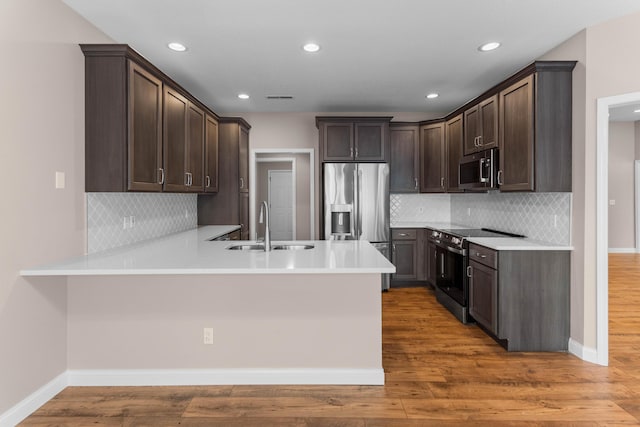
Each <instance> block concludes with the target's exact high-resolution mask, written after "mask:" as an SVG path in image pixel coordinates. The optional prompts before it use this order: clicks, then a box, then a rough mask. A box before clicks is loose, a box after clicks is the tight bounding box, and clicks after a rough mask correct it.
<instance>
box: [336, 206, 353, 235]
mask: <svg viewBox="0 0 640 427" xmlns="http://www.w3.org/2000/svg"><path fill="white" fill-rule="evenodd" d="M352 221H353V205H331V239H332V240H344V239H347V238H348V237H350V236H353V227H352Z"/></svg>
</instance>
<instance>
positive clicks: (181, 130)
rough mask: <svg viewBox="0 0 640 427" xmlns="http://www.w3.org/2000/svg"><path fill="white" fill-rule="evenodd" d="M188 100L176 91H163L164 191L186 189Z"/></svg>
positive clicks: (169, 89) (167, 88) (166, 88)
mask: <svg viewBox="0 0 640 427" xmlns="http://www.w3.org/2000/svg"><path fill="white" fill-rule="evenodd" d="M188 104H189V102H188V101H187V99H186V98H185V97H184V96H182V95H181V94H179V93H178V92H177V91H175V90H173V89H171V88H169V87H165V91H164V138H163V139H164V169H165V181H164V189H165V190H166V191H187V185H186V184H187V174H186V159H187V144H186V136H187V133H186V126H187V107H188Z"/></svg>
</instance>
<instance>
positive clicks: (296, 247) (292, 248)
mask: <svg viewBox="0 0 640 427" xmlns="http://www.w3.org/2000/svg"><path fill="white" fill-rule="evenodd" d="M314 247H315V246H313V245H273V246H271V249H273V250H274V251H300V250H307V249H313V248H314Z"/></svg>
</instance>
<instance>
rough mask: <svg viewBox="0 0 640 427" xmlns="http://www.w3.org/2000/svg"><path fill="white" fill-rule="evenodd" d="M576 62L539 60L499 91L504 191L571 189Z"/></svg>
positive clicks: (500, 178) (501, 166)
mask: <svg viewBox="0 0 640 427" xmlns="http://www.w3.org/2000/svg"><path fill="white" fill-rule="evenodd" d="M574 66H575V62H573V61H553V62H535V63H534V64H532V65H531V66H530V67H529V72H528V73H527V74H526V75H525V76H524V77H520V79H519V80H515V81H511V82H510V83H511V84H510V85H509V86H507V87H505V88H503V89H502V90H501V91H500V94H499V95H500V114H499V116H500V154H499V156H500V169H499V171H498V184H499V186H500V191H537V192H554V191H564V192H570V191H571V118H572V117H571V77H572V70H573V67H574Z"/></svg>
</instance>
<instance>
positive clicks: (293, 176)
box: [258, 158, 298, 240]
mask: <svg viewBox="0 0 640 427" xmlns="http://www.w3.org/2000/svg"><path fill="white" fill-rule="evenodd" d="M263 160H267V159H259V160H258V161H259V162H260V163H263ZM289 162H290V163H291V169H286V170H280V169H269V171H268V172H267V175H268V176H269V182H268V183H267V203H268V204H269V208H271V174H272V173H273V172H289V173H290V174H291V188H292V190H293V197H292V198H291V227H292V229H291V236H292V240H296V216H297V215H298V209H297V207H296V159H295V158H292V159H290V161H289Z"/></svg>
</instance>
